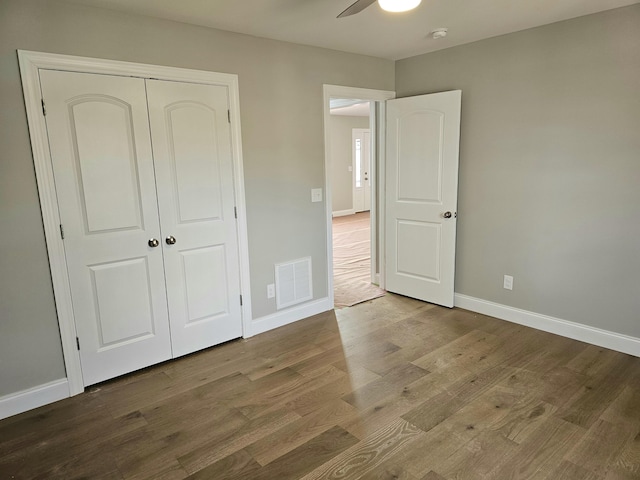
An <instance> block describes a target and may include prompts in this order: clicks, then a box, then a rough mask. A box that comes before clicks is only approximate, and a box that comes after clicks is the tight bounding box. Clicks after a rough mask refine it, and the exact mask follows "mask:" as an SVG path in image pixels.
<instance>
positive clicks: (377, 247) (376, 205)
mask: <svg viewBox="0 0 640 480" xmlns="http://www.w3.org/2000/svg"><path fill="white" fill-rule="evenodd" d="M323 91H324V95H323V118H324V132H325V135H324V141H325V192H326V222H327V240H326V242H327V273H328V275H327V283H328V285H327V287H328V288H327V291H328V294H329V295H328V296H329V299H330V301H331V302H332V303H333V304H336V302H335V289H334V242H333V231H334V225H333V222H334V218H335V219H336V224H338V223H341V222H346V219H345V218H344V217H347V216H349V215H355V214H356V212H355V209H354V203H353V187H351V185H352V182H353V180H354V178H353V170H354V168H353V167H354V158H353V153H354V152H353V149H354V146H353V128H364V129H367V128H368V129H369V130H370V158H371V165H370V170H366V171H367V175H368V176H367V179H368V183H369V184H370V187H371V190H370V194H371V200H370V201H371V205H370V209H369V213H368V216H369V218H368V221H366V220H365V221H364V223H360V226H361V227H363V228H364V229H366V228H367V227H368V229H369V231H368V232H366V230H365V232H360V233H359V234H358V235H361V236H362V235H364V236H365V237H366V236H367V235H368V238H369V242H368V250H369V255H368V257H369V259H370V260H369V262H370V270H369V275H368V276H367V275H366V273H365V275H364V280H363V284H364V285H365V286H369V287H372V286H373V285H372V284H373V283H376V284H378V283H380V281H381V280H382V284H380V285H379V286H380V288H382V289H384V284H383V283H384V259H383V258H382V257H381V255H380V254H379V252H380V251H382V248H383V247H384V245H383V242H384V238H383V237H382V235H381V229H380V227H379V226H380V225H384V219H383V215H384V212H383V211H382V210H381V209H380V201H381V198H380V196H379V195H378V194H377V192H378V191H381V190H380V187H381V185H379V182H378V178H380V179H383V178H384V175H382V172H381V175H378V171H377V170H378V165H380V168H384V161H383V158H382V155H383V153H384V135H381V134H380V133H381V132H383V131H384V117H385V101H386V100H389V99H392V98H395V92H392V91H387V90H372V89H366V88H356V87H345V86H339V85H324V87H323ZM332 103H333V105H332ZM362 104H364V106H362V107H354V105H362ZM332 106H333V107H334V108H341V107H342V108H351V109H357V108H366V109H367V110H368V112H367V113H366V114H365V115H360V116H364V117H365V119H364V123H361V124H360V125H361V126H359V127H349V128H348V129H347V130H346V132H345V133H344V138H345V140H344V141H343V144H344V143H346V146H345V147H343V153H342V158H343V163H342V167H339V166H334V165H333V158H332V153H333V151H334V143H336V142H340V140H339V139H337V138H333V137H334V135H332V118H339V117H340V116H339V115H331V107H332ZM343 118H344V117H343ZM346 122H347V121H346V120H345V121H343V123H346ZM334 123H335V122H334ZM336 146H337V145H336ZM361 148H362V143H361ZM344 150H346V152H345V151H344ZM361 153H362V152H361ZM334 173H335V175H334ZM363 178H364V176H361V179H363ZM336 182H346V184H347V185H348V187H347V188H346V191H347V192H348V193H347V194H346V199H345V200H344V203H342V204H341V203H339V202H340V201H342V200H338V199H337V198H336V200H335V201H334V198H335V197H334V194H333V190H334V188H338V189H340V188H341V187H340V186H337V184H336ZM334 184H336V185H334ZM343 190H344V189H343ZM338 195H340V194H338ZM343 198H344V197H343ZM334 213H335V216H334ZM362 216H364V215H362ZM336 229H337V227H336ZM371 252H372V253H373V254H371ZM376 288H377V287H376Z"/></svg>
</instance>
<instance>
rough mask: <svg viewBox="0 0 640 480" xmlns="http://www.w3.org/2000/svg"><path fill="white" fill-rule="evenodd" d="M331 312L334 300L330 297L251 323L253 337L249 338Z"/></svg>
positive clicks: (257, 319)
mask: <svg viewBox="0 0 640 480" xmlns="http://www.w3.org/2000/svg"><path fill="white" fill-rule="evenodd" d="M329 310H333V300H330V299H329V297H324V298H320V299H318V300H314V301H313V302H309V303H305V304H304V305H300V306H298V307H293V308H288V309H287V310H282V311H280V312H276V313H272V314H270V315H266V316H264V317H260V318H256V319H255V320H254V321H253V322H251V331H250V333H251V335H249V336H253V335H258V334H259V333H264V332H268V331H269V330H273V329H274V328H278V327H283V326H284V325H288V324H290V323H293V322H297V321H299V320H304V319H305V318H308V317H312V316H313V315H317V314H319V313H323V312H328V311H329Z"/></svg>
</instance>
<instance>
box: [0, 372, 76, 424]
mask: <svg viewBox="0 0 640 480" xmlns="http://www.w3.org/2000/svg"><path fill="white" fill-rule="evenodd" d="M68 397H69V382H68V381H67V379H66V378H61V379H60V380H54V381H53V382H49V383H45V384H43V385H38V386H37V387H33V388H29V389H28V390H23V391H21V392H17V393H12V394H10V395H5V396H4V397H0V420H2V419H3V418H8V417H11V416H13V415H18V414H19V413H23V412H26V411H28V410H32V409H34V408H38V407H42V406H43V405H47V404H49V403H53V402H57V401H58V400H62V399H64V398H68Z"/></svg>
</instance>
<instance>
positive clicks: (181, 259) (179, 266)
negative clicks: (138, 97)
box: [147, 80, 242, 357]
mask: <svg viewBox="0 0 640 480" xmlns="http://www.w3.org/2000/svg"><path fill="white" fill-rule="evenodd" d="M147 95H148V102H149V119H150V124H151V135H152V138H153V154H154V159H155V166H156V179H157V185H158V202H159V206H160V220H161V222H160V223H161V226H162V247H163V249H164V258H165V270H166V282H167V296H168V304H169V318H170V323H171V340H172V346H173V355H174V357H177V356H180V355H184V354H187V353H190V352H193V351H196V350H199V349H202V348H206V347H210V346H212V345H216V344H218V343H221V342H224V341H227V340H230V339H233V338H238V337H240V336H241V335H242V316H241V309H240V308H241V307H240V278H239V258H238V241H237V229H236V219H235V215H234V207H235V205H234V198H235V197H234V184H233V158H232V152H231V128H230V124H229V117H228V108H229V98H228V92H227V88H226V87H223V86H213V85H198V84H189V83H177V82H167V81H159V80H147Z"/></svg>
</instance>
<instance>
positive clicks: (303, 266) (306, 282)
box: [276, 257, 313, 310]
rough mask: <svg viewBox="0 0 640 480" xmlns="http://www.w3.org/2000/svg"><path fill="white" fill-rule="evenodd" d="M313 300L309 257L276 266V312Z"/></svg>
mask: <svg viewBox="0 0 640 480" xmlns="http://www.w3.org/2000/svg"><path fill="white" fill-rule="evenodd" d="M312 298H313V285H312V283H311V257H307V258H300V259H298V260H294V261H292V262H286V263H278V264H277V265H276V306H277V308H278V310H280V309H281V308H286V307H290V306H291V305H296V304H297V303H302V302H306V301H307V300H311V299H312Z"/></svg>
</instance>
